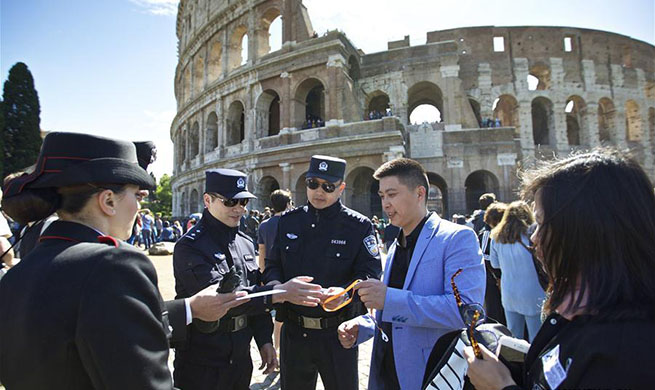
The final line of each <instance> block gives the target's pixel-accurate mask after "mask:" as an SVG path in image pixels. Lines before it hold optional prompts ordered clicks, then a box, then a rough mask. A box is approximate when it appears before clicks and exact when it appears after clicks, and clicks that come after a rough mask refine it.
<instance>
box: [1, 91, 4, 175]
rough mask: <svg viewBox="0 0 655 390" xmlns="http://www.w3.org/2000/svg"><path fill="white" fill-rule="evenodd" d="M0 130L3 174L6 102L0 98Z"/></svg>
mask: <svg viewBox="0 0 655 390" xmlns="http://www.w3.org/2000/svg"><path fill="white" fill-rule="evenodd" d="M0 131H2V134H0V150H1V151H2V153H0V175H2V174H3V173H4V171H5V141H4V138H5V137H4V133H5V102H3V101H2V100H0ZM3 178H4V175H3V176H2V177H0V179H3Z"/></svg>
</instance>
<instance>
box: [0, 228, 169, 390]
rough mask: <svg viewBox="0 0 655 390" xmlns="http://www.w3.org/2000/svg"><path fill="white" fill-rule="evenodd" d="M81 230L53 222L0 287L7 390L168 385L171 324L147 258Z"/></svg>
mask: <svg viewBox="0 0 655 390" xmlns="http://www.w3.org/2000/svg"><path fill="white" fill-rule="evenodd" d="M99 236H100V235H99V233H98V232H97V231H95V230H93V229H91V228H89V227H87V226H84V225H81V224H78V223H74V222H65V221H55V222H53V223H52V224H51V225H50V226H49V227H48V228H47V229H46V230H45V232H44V234H43V236H42V237H41V239H40V241H41V243H40V244H39V245H37V246H36V247H35V248H34V250H33V251H32V252H31V253H30V255H29V256H27V258H25V259H23V261H21V262H20V263H19V264H18V265H16V266H15V267H14V268H12V269H11V270H10V271H9V272H8V273H7V275H6V276H5V278H4V279H3V280H2V282H1V283H0V381H2V383H3V384H4V385H5V386H7V388H8V389H12V390H13V389H16V390H20V389H30V390H31V389H171V388H172V386H173V385H172V381H171V373H170V371H169V369H168V365H167V361H168V341H167V335H168V333H169V327H168V324H167V321H166V318H165V317H163V316H162V313H165V308H164V306H163V302H162V299H161V296H160V295H159V291H158V290H157V275H156V272H155V269H154V267H153V266H152V263H151V262H150V260H149V259H148V258H147V257H146V256H145V255H144V254H142V253H141V252H139V251H137V250H136V249H134V248H133V247H131V246H130V245H127V244H124V243H120V242H118V241H117V240H115V239H113V238H111V237H107V236H100V237H99Z"/></svg>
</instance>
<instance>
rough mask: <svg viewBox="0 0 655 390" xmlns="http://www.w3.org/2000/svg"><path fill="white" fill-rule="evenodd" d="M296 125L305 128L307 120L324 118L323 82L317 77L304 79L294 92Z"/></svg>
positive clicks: (322, 119) (320, 120) (321, 119)
mask: <svg viewBox="0 0 655 390" xmlns="http://www.w3.org/2000/svg"><path fill="white" fill-rule="evenodd" d="M294 96H295V99H294V104H295V106H296V107H295V108H296V110H295V113H296V118H295V124H296V127H301V128H307V127H311V126H306V124H307V121H310V120H311V121H319V122H323V121H324V120H325V84H323V82H321V80H319V79H317V78H308V79H305V80H304V81H303V82H302V83H300V84H299V85H298V87H297V88H296V93H295V94H294Z"/></svg>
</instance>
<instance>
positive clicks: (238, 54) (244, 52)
mask: <svg viewBox="0 0 655 390" xmlns="http://www.w3.org/2000/svg"><path fill="white" fill-rule="evenodd" d="M248 54H249V53H248V29H247V28H246V26H244V25H239V26H237V27H236V28H235V29H234V32H233V33H232V36H231V37H230V46H229V52H228V55H227V58H228V62H229V63H228V69H229V70H234V69H236V68H238V67H240V66H242V65H244V64H246V63H247V62H248Z"/></svg>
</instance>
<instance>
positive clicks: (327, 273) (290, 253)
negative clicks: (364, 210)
mask: <svg viewBox="0 0 655 390" xmlns="http://www.w3.org/2000/svg"><path fill="white" fill-rule="evenodd" d="M381 273H382V265H381V263H380V255H379V253H378V247H377V239H376V236H375V231H374V229H373V224H372V223H371V221H370V220H369V219H368V218H366V217H365V216H363V215H361V214H359V213H358V212H356V211H353V210H351V209H349V208H347V207H344V206H343V205H342V204H341V202H340V201H337V202H336V203H335V204H333V205H332V206H329V207H326V208H325V209H321V210H318V209H315V208H314V207H312V205H311V204H308V205H306V206H304V207H299V208H296V209H293V210H290V211H288V212H286V213H284V214H283V215H282V216H281V217H280V221H279V222H278V227H277V236H276V239H275V243H274V244H273V249H272V250H271V252H270V253H267V254H266V269H265V271H264V280H265V281H266V282H267V283H268V282H270V281H274V280H277V281H279V282H282V283H284V282H286V281H288V280H290V279H292V278H294V277H296V276H303V275H306V276H313V277H314V280H313V281H312V283H317V284H320V285H321V286H323V287H324V288H328V287H332V286H340V287H347V286H348V285H349V284H350V283H352V282H353V281H354V280H355V279H368V278H375V279H378V278H379V277H380V274H381ZM285 306H286V307H287V308H291V309H292V310H294V311H295V312H297V313H299V314H302V315H305V316H309V317H331V316H336V315H337V313H339V312H334V313H326V312H325V311H324V310H323V309H321V307H320V306H319V307H305V306H298V305H292V304H290V303H285ZM345 309H346V308H344V309H342V310H345Z"/></svg>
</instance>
